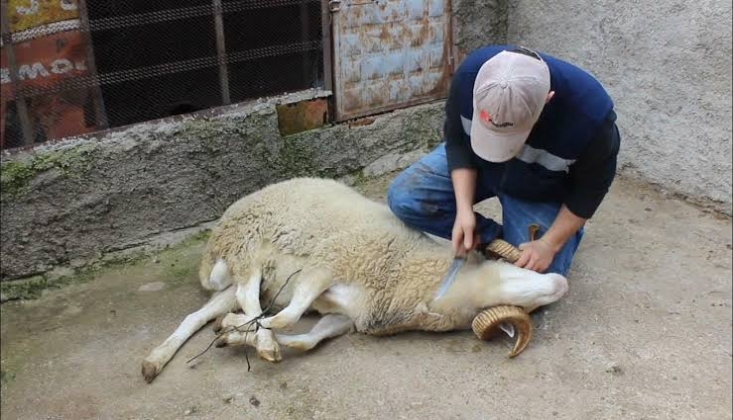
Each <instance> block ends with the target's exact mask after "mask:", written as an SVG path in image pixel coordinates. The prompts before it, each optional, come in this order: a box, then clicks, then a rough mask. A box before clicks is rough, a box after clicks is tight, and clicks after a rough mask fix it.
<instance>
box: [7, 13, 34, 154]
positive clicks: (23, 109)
mask: <svg viewBox="0 0 733 420" xmlns="http://www.w3.org/2000/svg"><path fill="white" fill-rule="evenodd" d="M8 12H9V11H8V0H0V15H2V16H1V18H2V37H3V46H4V47H5V48H7V52H6V56H7V57H8V67H9V70H10V82H11V83H12V84H13V87H14V89H13V90H14V92H15V107H16V109H17V110H18V118H19V119H20V127H21V130H22V132H23V140H22V144H21V145H22V146H29V145H32V144H33V139H34V135H33V125H32V124H31V120H30V115H29V114H28V105H27V104H26V102H25V97H24V96H23V86H22V85H21V84H20V83H19V81H18V63H16V62H15V45H14V44H13V41H12V29H11V27H10V16H9V14H8ZM6 109H7V108H6Z"/></svg>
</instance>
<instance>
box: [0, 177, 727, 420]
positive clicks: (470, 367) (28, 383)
mask: <svg viewBox="0 0 733 420" xmlns="http://www.w3.org/2000/svg"><path fill="white" fill-rule="evenodd" d="M388 181H389V178H381V179H377V180H373V181H370V182H368V183H366V184H364V185H361V186H360V189H361V190H362V191H364V192H365V193H366V194H367V195H369V196H371V197H373V198H375V199H379V200H384V193H385V189H386V185H387V182H388ZM483 209H484V210H485V211H486V212H488V213H491V214H498V213H497V211H498V209H497V207H496V206H495V205H493V204H492V205H483ZM202 247H203V242H202V241H201V240H198V241H189V242H188V243H186V244H185V245H183V246H179V247H176V248H174V249H169V250H166V251H163V252H161V253H159V254H157V255H156V256H155V257H153V258H149V259H145V260H142V261H138V262H136V263H133V264H129V265H123V266H118V267H113V268H109V269H105V270H103V271H102V272H100V273H99V274H98V275H97V276H96V277H95V278H94V279H93V280H92V281H89V282H85V283H83V284H74V285H71V286H68V287H65V288H63V289H60V290H53V291H48V292H45V293H44V294H43V296H42V297H41V298H40V299H38V300H34V301H25V302H10V303H6V304H4V305H2V307H1V311H2V331H1V332H2V418H3V419H4V420H5V419H92V418H94V419H97V418H101V419H107V418H109V419H179V418H192V419H194V418H198V419H204V418H205V419H230V418H231V419H347V418H348V419H377V418H378V419H486V418H496V419H521V418H527V419H693V418H696V419H730V418H731V398H732V397H731V325H732V323H731V282H730V278H731V222H730V220H729V219H719V218H716V217H713V216H712V215H709V214H706V213H704V212H702V211H700V210H699V209H696V208H694V207H691V206H690V205H688V204H686V203H684V202H681V201H679V200H674V199H667V198H664V197H662V196H660V195H658V194H656V193H654V192H652V191H651V190H649V189H647V188H645V187H642V186H639V185H637V184H635V183H631V182H628V181H619V182H617V183H616V184H615V185H614V188H613V191H612V194H611V196H610V197H609V200H608V201H606V203H604V205H603V207H602V208H601V210H600V212H599V213H598V215H597V217H596V218H595V219H594V220H593V221H592V222H590V223H589V226H588V233H587V235H586V238H585V240H584V242H583V243H582V245H581V249H580V251H579V254H578V257H577V260H576V263H575V266H574V269H573V271H572V273H571V274H570V276H569V280H570V292H569V295H568V296H567V297H566V298H565V299H564V300H562V301H560V302H558V303H557V304H555V305H553V306H551V307H548V308H545V309H544V310H541V311H539V313H538V315H537V316H536V317H535V321H536V326H537V333H536V335H535V338H534V340H533V341H532V343H531V344H530V347H529V348H528V350H527V351H526V352H525V353H523V354H522V355H521V356H520V357H518V358H516V359H514V360H509V359H507V357H506V354H507V352H508V351H509V350H510V345H511V343H510V341H508V340H501V341H494V342H480V341H478V340H476V339H475V338H474V336H473V335H472V334H471V333H470V332H461V333H450V334H417V333H415V334H405V335H401V336H397V337H392V338H372V337H366V336H361V335H349V336H344V337H341V338H338V339H336V340H333V341H330V342H327V343H325V344H324V345H322V346H321V347H320V348H318V349H317V350H315V351H313V352H311V353H309V354H306V355H303V354H297V353H288V354H287V358H286V359H285V360H284V361H283V362H281V363H279V364H275V365H273V364H268V363H266V362H263V361H261V360H259V359H257V358H256V357H254V356H252V354H250V356H252V357H250V362H251V367H252V369H251V371H248V370H247V363H246V360H245V354H244V350H243V349H229V348H225V349H216V348H212V349H211V350H210V351H209V352H207V353H206V354H204V355H203V356H201V357H200V358H198V359H197V360H196V361H194V362H193V363H191V364H187V363H186V361H187V360H188V359H189V358H191V357H193V356H194V355H196V354H198V353H199V352H201V351H202V350H203V349H204V348H206V346H207V345H208V344H209V342H210V341H211V340H212V339H213V337H214V335H213V333H212V332H211V329H210V328H209V327H208V326H207V327H206V328H205V329H204V330H202V331H201V332H199V333H198V334H197V335H196V336H194V337H193V338H192V339H191V340H190V341H189V342H188V343H187V344H186V345H184V346H183V347H182V348H181V350H180V351H179V352H178V354H177V355H176V357H175V358H174V359H173V360H172V361H171V362H170V363H169V364H168V366H167V367H166V368H165V370H164V371H163V373H162V374H161V375H160V376H159V377H158V378H157V379H156V380H155V381H154V382H153V383H152V384H150V385H148V384H146V383H145V382H144V381H143V379H142V376H141V375H140V363H141V361H142V359H143V358H144V357H145V356H146V355H147V354H148V352H149V351H150V350H151V349H152V348H153V347H155V346H157V345H158V344H160V343H161V342H162V341H163V340H164V339H165V338H166V337H167V336H168V334H170V333H171V332H172V331H173V329H174V328H175V327H176V326H177V325H178V323H179V322H180V321H181V320H182V319H183V317H184V316H185V315H186V314H188V313H189V312H191V311H193V310H195V309H197V308H198V307H199V306H200V305H201V304H202V303H203V302H205V300H206V299H207V296H206V294H205V293H204V292H203V291H201V290H200V289H199V287H198V283H197V274H196V273H197V263H198V258H199V255H200V252H201V250H202Z"/></svg>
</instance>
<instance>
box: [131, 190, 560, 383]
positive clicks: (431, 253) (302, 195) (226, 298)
mask: <svg viewBox="0 0 733 420" xmlns="http://www.w3.org/2000/svg"><path fill="white" fill-rule="evenodd" d="M453 258H454V254H453V252H452V250H451V248H450V246H447V245H446V244H444V243H440V242H439V241H436V240H435V239H434V238H432V237H430V236H429V235H427V234H425V233H423V232H420V231H418V230H415V229H412V228H410V227H408V226H407V225H405V224H404V223H403V222H402V221H400V220H399V219H398V218H397V217H396V216H395V215H394V214H393V213H392V212H391V210H389V208H388V207H387V205H385V204H383V203H380V202H377V201H373V200H370V199H368V198H366V197H364V196H363V195H361V194H360V193H358V192H357V191H356V190H354V189H353V188H351V187H349V186H347V185H345V184H344V183H342V182H340V181H337V180H333V179H319V178H310V177H305V178H293V179H289V180H286V181H282V182H278V183H274V184H270V185H268V186H266V187H264V188H262V189H260V190H258V191H255V192H253V193H251V194H249V195H246V196H244V197H242V198H240V199H239V200H238V201H236V202H234V203H233V204H232V205H231V206H230V207H229V208H228V209H227V210H226V211H225V212H224V214H223V215H222V216H221V218H220V220H219V221H218V223H217V225H216V226H214V228H213V229H212V232H211V235H210V238H209V240H208V243H207V245H206V248H205V250H204V252H203V256H202V260H201V264H200V270H199V279H200V282H201V286H202V287H203V288H204V289H206V290H209V291H212V292H213V296H212V297H211V299H210V300H209V301H208V302H207V303H206V304H205V305H204V306H203V307H202V308H201V309H199V310H198V311H196V312H194V313H192V314H190V315H188V316H187V317H186V318H185V319H184V321H183V322H182V323H181V324H180V325H179V327H178V328H177V329H176V330H175V331H174V332H173V334H171V335H170V336H169V337H168V338H167V339H166V340H165V342H164V343H163V344H161V345H160V346H158V347H157V348H155V349H154V350H153V351H152V352H151V353H150V355H149V356H148V357H146V358H145V359H144V361H143V365H142V374H143V376H144V378H145V380H146V381H147V382H148V383H150V382H151V381H152V380H153V379H154V378H155V377H156V376H157V375H158V374H160V372H161V370H162V369H163V367H164V366H165V365H166V364H167V363H168V361H169V360H170V359H171V358H172V357H173V355H174V354H175V353H176V352H177V350H178V349H179V348H180V347H181V346H182V345H183V343H184V342H185V341H186V340H187V339H188V338H189V337H190V336H192V335H193V334H194V333H195V332H196V331H198V330H199V329H200V328H202V327H203V326H204V325H205V324H207V323H208V322H210V321H211V320H214V319H217V324H218V326H217V327H215V329H224V331H226V332H225V333H224V334H222V335H221V336H220V337H219V338H218V339H217V341H216V346H217V347H223V346H238V345H249V346H253V347H255V348H256V350H257V354H258V355H259V357H261V358H262V359H265V360H267V361H270V362H277V361H279V360H281V358H282V357H281V354H280V346H281V345H284V346H287V347H289V348H294V349H299V350H302V351H307V350H310V349H312V348H314V347H315V346H316V345H318V344H319V343H320V342H321V341H323V340H325V339H329V338H334V337H337V336H340V335H343V334H346V333H349V332H354V331H356V332H360V333H365V334H370V335H375V336H386V335H391V334H397V333H400V332H406V331H433V332H440V331H452V330H466V329H469V328H472V326H473V327H474V331H476V329H477V327H476V324H475V323H476V322H479V323H482V322H483V323H487V322H488V323H489V324H491V325H490V326H492V327H493V326H496V325H499V324H501V325H508V326H510V327H511V326H516V327H518V330H519V335H518V338H517V344H516V345H515V348H514V353H515V354H516V353H517V352H518V351H521V350H523V347H524V346H526V344H527V341H528V334H529V328H531V319H530V318H529V316H528V315H527V314H528V313H531V312H532V311H533V310H535V309H537V308H538V307H540V306H544V305H548V304H551V303H553V302H555V301H557V300H559V299H560V298H561V297H563V296H564V295H565V294H566V292H567V290H568V285H567V280H566V279H565V277H564V276H562V275H559V274H554V273H548V274H542V273H536V272H534V271H530V270H527V269H523V268H519V267H516V266H515V265H513V264H511V263H509V262H506V261H501V260H492V259H487V258H486V257H485V256H483V255H481V254H480V253H478V252H475V251H474V252H471V253H469V255H468V256H467V257H466V261H465V263H464V265H463V266H462V267H461V269H460V270H459V271H458V273H457V277H456V280H455V282H454V283H453V285H452V286H451V288H450V289H448V291H447V292H446V293H445V295H443V296H442V297H441V298H440V299H438V300H436V299H435V293H436V291H437V290H438V288H439V287H440V286H441V283H442V280H443V278H444V276H445V274H446V272H447V270H448V268H449V266H450V264H451V262H452V261H453ZM273 299H275V300H274V302H273ZM270 304H272V306H273V308H275V310H276V311H277V312H276V313H275V314H274V315H269V316H267V314H263V309H262V308H263V306H265V305H270ZM497 306H501V308H495V309H497V310H496V311H493V312H487V310H488V311H492V309H487V308H493V307H497ZM239 308H241V309H242V311H243V313H242V314H238V313H235V312H236V311H237V310H238V309H239ZM511 308H517V309H518V310H519V312H521V313H518V312H517V311H512V310H511ZM519 308H521V309H519ZM499 309H501V310H499ZM522 310H523V311H524V312H522ZM313 311H314V312H316V313H319V314H320V315H322V318H321V319H320V320H319V321H318V322H317V324H316V325H315V326H314V327H313V328H312V329H311V330H310V331H309V332H307V333H305V334H294V335H288V334H284V333H282V332H278V330H282V329H284V328H286V327H289V326H291V325H293V324H295V323H296V322H298V320H299V319H300V318H301V316H302V315H303V314H304V313H306V312H313ZM482 311H484V314H483V315H485V316H484V317H483V318H481V317H478V316H477V315H479V314H481V313H482ZM480 318H481V319H480ZM255 320H256V321H258V322H259V326H260V328H256V329H255V328H254V325H253V324H254V321H255ZM472 323H473V324H472ZM243 326H244V328H243ZM484 327H486V326H481V328H484ZM484 329H485V330H486V331H488V329H486V328H484ZM254 330H256V332H253V331H254ZM493 331H498V330H496V329H493ZM505 331H507V332H511V331H510V330H506V329H505ZM481 338H484V337H481ZM519 347H521V348H519Z"/></svg>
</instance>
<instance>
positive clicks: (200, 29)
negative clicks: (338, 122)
mask: <svg viewBox="0 0 733 420" xmlns="http://www.w3.org/2000/svg"><path fill="white" fill-rule="evenodd" d="M182 3H183V4H184V5H185V6H184V7H181V4H182ZM1 4H2V16H3V20H2V51H1V56H0V60H1V61H2V63H1V66H0V67H1V73H0V76H1V79H2V80H1V82H2V85H1V86H2V110H1V112H2V122H1V126H0V130H1V131H0V143H1V147H2V149H9V148H15V147H20V146H27V145H32V144H36V143H42V142H45V141H48V140H52V139H58V138H63V137H66V136H71V135H78V134H84V133H89V132H93V131H97V130H100V129H105V128H112V127H119V126H123V125H128V124H133V123H137V122H142V121H147V120H151V119H157V118H162V117H167V116H171V115H177V114H182V113H187V112H192V111H196V110H202V109H207V108H211V107H216V106H221V105H228V104H230V103H236V102H242V101H246V100H249V99H254V98H259V97H263V96H270V95H274V94H279V93H283V92H292V91H296V90H302V89H307V88H313V87H322V86H323V85H324V59H323V52H324V36H323V30H322V23H323V22H322V15H323V8H322V2H321V1H320V0H188V1H186V2H178V1H175V0H147V1H141V0H2V3H1Z"/></svg>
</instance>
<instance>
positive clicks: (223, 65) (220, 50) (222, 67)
mask: <svg viewBox="0 0 733 420" xmlns="http://www.w3.org/2000/svg"><path fill="white" fill-rule="evenodd" d="M213 5H214V28H215V30H216V58H217V61H218V62H219V82H220V83H221V101H222V103H223V105H229V104H231V103H232V99H231V96H230V94H229V68H228V65H227V49H226V45H225V42H224V19H223V17H222V9H221V0H213Z"/></svg>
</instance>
